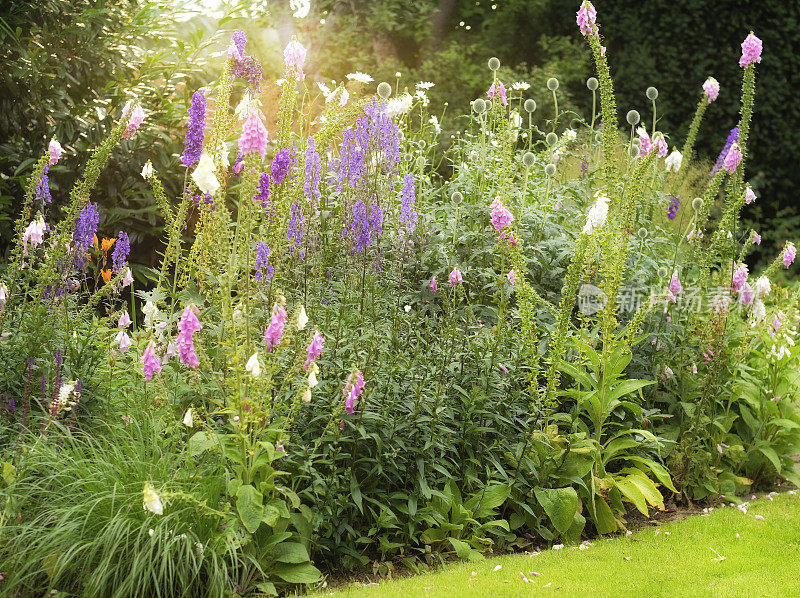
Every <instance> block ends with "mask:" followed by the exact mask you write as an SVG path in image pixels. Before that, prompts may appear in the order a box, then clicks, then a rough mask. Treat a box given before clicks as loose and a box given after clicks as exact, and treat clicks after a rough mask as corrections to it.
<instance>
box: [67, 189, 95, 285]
mask: <svg viewBox="0 0 800 598" xmlns="http://www.w3.org/2000/svg"><path fill="white" fill-rule="evenodd" d="M98 224H100V213H99V212H98V211H97V206H95V205H94V204H92V203H88V204H86V207H85V208H83V209H82V210H81V213H80V214H78V220H77V221H76V222H75V232H74V233H72V240H73V242H74V243H75V267H76V268H77V269H78V270H83V267H84V266H85V265H86V263H85V260H84V257H85V254H86V251H87V250H88V249H89V246H90V245H91V244H92V241H94V235H95V233H97V225H98Z"/></svg>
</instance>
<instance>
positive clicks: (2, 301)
mask: <svg viewBox="0 0 800 598" xmlns="http://www.w3.org/2000/svg"><path fill="white" fill-rule="evenodd" d="M6 301H8V287H7V286H6V285H5V283H2V282H0V312H2V311H3V310H4V309H5V308H6Z"/></svg>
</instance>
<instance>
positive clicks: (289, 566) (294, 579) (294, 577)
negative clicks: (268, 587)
mask: <svg viewBox="0 0 800 598" xmlns="http://www.w3.org/2000/svg"><path fill="white" fill-rule="evenodd" d="M272 570H273V572H274V573H275V575H277V576H278V577H280V578H281V579H282V580H283V581H288V582H289V583H303V584H308V583H314V582H316V581H319V580H320V578H321V577H322V574H321V573H320V572H319V569H317V568H316V567H315V566H314V565H312V564H311V563H275V567H273V569H272Z"/></svg>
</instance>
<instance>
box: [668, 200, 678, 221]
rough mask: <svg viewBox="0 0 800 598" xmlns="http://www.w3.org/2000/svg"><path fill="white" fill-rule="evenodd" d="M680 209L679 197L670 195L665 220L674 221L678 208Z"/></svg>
mask: <svg viewBox="0 0 800 598" xmlns="http://www.w3.org/2000/svg"><path fill="white" fill-rule="evenodd" d="M680 207H681V196H680V195H670V196H669V208H667V218H669V219H670V220H675V217H676V216H677V215H678V208H680Z"/></svg>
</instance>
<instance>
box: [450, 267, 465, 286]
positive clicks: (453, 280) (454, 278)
mask: <svg viewBox="0 0 800 598" xmlns="http://www.w3.org/2000/svg"><path fill="white" fill-rule="evenodd" d="M463 282H464V279H463V278H462V277H461V272H459V270H458V268H453V271H452V272H450V286H451V287H454V286H456V285H457V284H461V283H463Z"/></svg>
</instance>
